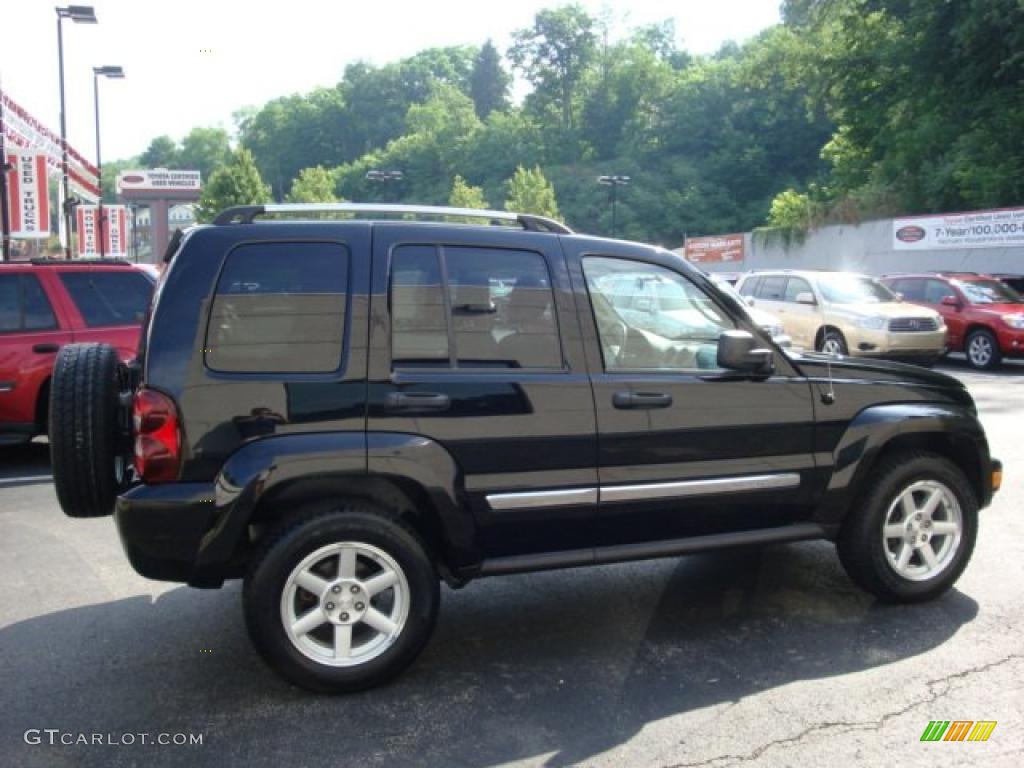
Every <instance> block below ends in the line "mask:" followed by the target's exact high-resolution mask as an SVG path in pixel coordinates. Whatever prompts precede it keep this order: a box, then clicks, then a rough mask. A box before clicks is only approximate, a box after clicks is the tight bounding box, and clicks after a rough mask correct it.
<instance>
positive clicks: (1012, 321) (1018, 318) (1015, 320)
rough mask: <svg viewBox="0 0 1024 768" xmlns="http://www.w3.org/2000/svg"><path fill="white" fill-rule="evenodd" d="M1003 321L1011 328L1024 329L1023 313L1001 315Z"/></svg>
mask: <svg viewBox="0 0 1024 768" xmlns="http://www.w3.org/2000/svg"><path fill="white" fill-rule="evenodd" d="M1003 322H1004V323H1006V324H1007V325H1008V326H1010V327H1011V328H1020V329H1021V330H1024V315H1003Z"/></svg>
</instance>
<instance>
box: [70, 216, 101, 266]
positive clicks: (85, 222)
mask: <svg viewBox="0 0 1024 768" xmlns="http://www.w3.org/2000/svg"><path fill="white" fill-rule="evenodd" d="M75 225H76V228H77V230H78V255H79V256H86V257H95V256H99V255H100V240H99V232H100V228H99V208H98V207H96V206H95V205H78V206H75Z"/></svg>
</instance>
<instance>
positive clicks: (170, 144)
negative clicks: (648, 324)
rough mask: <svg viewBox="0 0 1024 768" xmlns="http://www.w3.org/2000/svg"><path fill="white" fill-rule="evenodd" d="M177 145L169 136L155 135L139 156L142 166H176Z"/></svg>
mask: <svg viewBox="0 0 1024 768" xmlns="http://www.w3.org/2000/svg"><path fill="white" fill-rule="evenodd" d="M178 152H179V150H178V145H177V144H176V143H175V141H174V139H172V138H171V137H170V136H157V137H156V138H155V139H153V140H152V141H151V142H149V146H148V147H146V151H145V152H143V153H142V154H141V155H140V156H139V162H141V163H142V166H143V167H144V168H177V167H178Z"/></svg>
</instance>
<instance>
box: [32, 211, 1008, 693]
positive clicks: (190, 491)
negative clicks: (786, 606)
mask: <svg viewBox="0 0 1024 768" xmlns="http://www.w3.org/2000/svg"><path fill="white" fill-rule="evenodd" d="M331 211H340V212H341V213H342V214H343V215H344V216H345V217H347V218H340V217H339V218H335V219H333V220H331V219H325V218H324V217H325V216H328V215H330V214H329V212H331ZM395 215H399V216H401V217H402V218H401V219H398V220H396V219H394V218H389V217H393V216H395ZM303 216H305V217H306V218H307V219H312V220H295V219H296V218H297V217H303ZM359 217H362V218H359ZM367 217H369V218H367ZM429 217H434V218H445V217H462V221H465V220H466V219H468V218H469V217H483V219H484V221H483V222H482V223H481V224H480V225H474V224H466V223H454V222H452V221H450V220H447V221H425V220H423V219H425V218H429ZM417 218H418V219H419V220H416V219H417ZM256 219H261V220H260V221H256ZM651 284H657V285H658V286H659V290H660V291H661V292H662V293H664V294H665V295H671V296H672V298H673V301H672V306H671V308H670V309H668V310H666V309H664V308H661V309H660V310H659V312H658V313H657V315H655V314H653V313H652V314H650V315H646V314H645V313H644V311H643V306H642V305H643V302H638V301H634V300H633V298H634V294H635V295H637V296H641V297H642V296H644V295H646V293H645V292H646V291H647V289H648V288H649V286H650V285H651ZM622 306H628V307H630V311H629V312H622V311H620V309H619V307H622ZM666 314H670V315H671V317H670V318H666V317H665V315H666ZM666 319H670V320H671V322H666ZM51 409H52V410H51V414H52V415H51V419H50V424H51V436H50V439H51V446H52V448H51V450H52V457H53V467H54V476H55V481H56V487H57V492H58V496H59V499H60V502H61V505H62V507H63V509H64V511H65V512H66V513H67V514H68V515H70V516H72V517H87V516H97V515H107V514H110V513H111V512H113V514H114V519H115V522H116V524H117V528H118V530H119V532H120V536H121V541H122V543H123V545H124V548H125V551H126V552H127V555H128V558H129V559H130V560H131V563H132V565H133V566H134V567H135V569H136V570H137V571H138V572H139V573H141V574H142V575H144V576H147V577H149V578H153V579H162V580H169V581H181V582H187V583H188V584H191V585H193V586H196V587H219V586H220V585H221V584H222V583H223V581H224V580H225V579H232V578H244V579H245V585H244V591H243V597H244V611H245V618H246V622H247V624H248V629H249V632H250V635H251V637H252V640H253V642H254V644H255V646H256V647H257V648H258V650H259V651H260V653H261V654H262V655H263V657H264V658H265V659H266V660H267V661H268V662H269V663H270V664H271V665H272V666H273V667H274V668H275V669H277V670H278V671H279V672H280V673H281V674H283V675H284V676H285V677H286V678H288V679H289V680H291V681H293V682H295V683H297V684H299V685H302V686H305V687H307V688H310V689H314V690H319V691H334V692H338V691H352V690H356V689H360V688H365V687H368V686H371V685H374V684H376V683H378V682H380V681H382V680H384V679H385V678H387V677H389V676H391V675H394V674H395V673H397V672H398V671H399V670H401V669H402V668H404V667H405V666H406V665H408V664H409V663H410V662H411V661H412V660H413V659H414V658H415V657H416V656H417V654H418V653H419V652H420V651H421V650H422V649H423V647H424V645H425V644H426V643H427V641H428V639H429V637H430V635H431V631H432V629H433V627H434V623H435V621H436V618H437V615H438V605H439V582H440V580H442V579H443V580H444V581H445V582H446V583H447V584H448V585H449V586H451V587H461V586H463V585H465V584H466V583H467V582H469V581H471V580H472V579H474V578H477V577H481V576H494V575H498V574H507V573H517V572H524V571H537V570H543V569H551V568H564V567H569V566H580V565H593V564H602V563H613V562H618V561H625V560H639V559H644V558H653V557H663V556H675V555H682V554H687V553H692V552H699V551H706V550H712V549H719V548H723V547H731V546H737V545H751V544H767V543H772V542H789V541H800V540H807V539H831V540H834V541H835V542H836V544H837V546H838V551H839V556H840V559H841V560H842V563H843V565H844V566H845V567H846V569H847V570H848V572H849V573H850V575H851V576H852V577H853V579H854V580H855V581H856V582H857V583H858V584H860V585H861V586H862V587H864V588H865V589H867V590H869V591H870V592H872V593H874V594H875V595H877V596H878V597H879V598H881V599H883V600H889V601H902V602H915V601H921V600H927V599H929V598H932V597H935V596H936V595H938V594H940V593H942V592H944V591H945V590H947V589H949V588H950V586H951V585H952V584H953V583H954V582H955V581H956V579H957V577H959V575H960V573H961V572H962V571H963V569H964V567H965V566H966V565H967V561H968V559H969V558H970V555H971V551H972V549H973V547H974V542H975V537H976V535H977V530H978V510H979V509H980V508H982V507H985V506H986V505H987V504H988V503H989V502H990V501H991V499H992V494H993V492H994V491H995V490H996V489H997V488H998V486H999V482H1000V479H1001V465H1000V464H999V462H998V461H996V460H995V459H992V458H991V457H990V456H989V449H988V444H987V442H986V439H985V434H984V432H983V430H982V427H981V425H980V424H979V422H978V419H977V415H976V411H975V407H974V403H973V401H972V399H971V397H970V395H969V394H968V393H967V391H966V389H965V388H964V387H963V386H962V385H961V384H960V383H959V382H958V381H956V380H954V379H952V378H950V377H947V376H944V375H942V374H939V373H934V372H931V371H927V370H922V369H920V368H915V367H911V366H906V365H900V364H896V363H886V362H880V361H868V360H851V359H846V358H837V357H827V356H824V355H819V354H805V355H795V354H786V353H784V352H783V351H782V350H780V349H778V348H777V347H774V346H773V345H772V341H771V339H770V338H768V337H767V336H765V335H764V332H763V331H762V330H760V329H759V328H758V327H757V326H756V325H755V324H754V323H752V322H751V321H750V319H749V318H748V317H747V315H746V313H745V311H744V309H743V307H742V306H741V305H740V304H739V303H738V302H736V301H735V300H734V299H732V298H730V297H729V296H727V295H725V294H723V293H722V292H720V291H718V290H717V289H716V288H715V286H714V284H713V283H712V282H711V281H710V280H709V279H708V278H706V277H705V276H703V275H702V274H701V273H699V272H698V271H697V270H696V269H694V268H692V267H690V266H689V265H688V264H686V263H685V262H684V261H682V260H681V259H680V258H679V257H678V256H675V255H673V254H671V253H669V252H667V251H665V250H663V249H660V248H654V247H650V246H646V245H640V244H634V243H627V242H622V241H616V240H605V239H599V238H594V237H585V236H580V235H575V234H573V233H572V232H570V231H569V230H568V229H566V228H565V227H564V226H562V225H561V224H558V223H557V222H553V221H549V220H545V219H542V218H538V217H534V216H527V215H516V214H509V213H504V212H493V211H466V210H461V209H443V208H427V209H420V208H412V207H405V206H376V207H373V206H366V205H353V204H339V205H334V206H283V205H267V206H256V207H245V208H237V209H231V210H229V211H227V212H225V213H224V214H222V215H221V216H220V217H218V219H217V220H216V221H215V222H214V223H213V224H212V225H209V226H200V227H195V228H193V229H191V230H190V231H189V232H188V233H187V234H185V236H184V238H183V239H181V240H180V242H179V243H178V244H177V245H176V249H175V250H174V252H173V254H169V265H168V267H167V269H166V270H165V272H164V273H163V275H162V277H161V279H160V281H159V284H158V286H157V290H156V294H155V297H154V300H153V305H152V308H151V310H150V316H149V318H148V320H147V324H146V326H145V329H144V333H143V340H142V342H141V345H140V350H139V355H138V359H137V361H136V363H135V364H134V365H133V366H124V365H119V364H118V363H117V358H116V355H115V354H114V351H113V350H112V349H110V348H109V347H106V346H103V345H96V344H85V345H72V346H68V347H65V348H64V349H63V350H62V352H61V354H60V357H59V359H58V362H57V370H56V372H55V375H54V379H53V387H52V402H51Z"/></svg>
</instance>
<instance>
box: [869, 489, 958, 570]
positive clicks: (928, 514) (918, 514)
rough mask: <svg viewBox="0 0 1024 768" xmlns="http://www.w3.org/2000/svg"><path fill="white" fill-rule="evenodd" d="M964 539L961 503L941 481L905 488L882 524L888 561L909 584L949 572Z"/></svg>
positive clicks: (883, 541)
mask: <svg viewBox="0 0 1024 768" xmlns="http://www.w3.org/2000/svg"><path fill="white" fill-rule="evenodd" d="M962 536H963V515H962V514H961V512H960V502H959V501H957V498H956V494H954V493H953V491H951V490H950V489H949V488H948V487H947V486H945V485H943V484H942V483H940V482H938V481H937V480H919V481H917V482H916V483H912V484H911V485H909V486H907V487H906V488H904V489H903V491H901V492H900V493H899V494H898V495H897V496H896V498H895V499H894V500H893V502H892V504H890V505H889V511H888V512H887V513H886V515H885V521H884V522H883V524H882V544H883V546H884V547H885V552H886V556H887V557H886V559H887V560H888V562H889V565H890V566H892V569H893V570H894V571H896V573H898V574H899V575H900V576H902V577H903V578H905V579H907V580H909V581H928V580H929V579H933V578H935V577H936V576H938V575H939V574H940V573H942V572H943V571H944V570H946V568H948V567H949V564H950V563H952V562H953V559H954V558H955V557H956V553H957V552H958V551H959V550H960V540H961V538H962Z"/></svg>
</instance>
